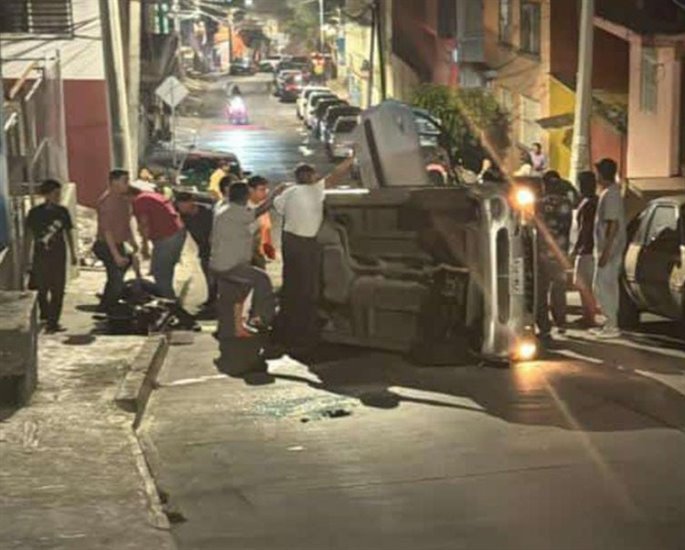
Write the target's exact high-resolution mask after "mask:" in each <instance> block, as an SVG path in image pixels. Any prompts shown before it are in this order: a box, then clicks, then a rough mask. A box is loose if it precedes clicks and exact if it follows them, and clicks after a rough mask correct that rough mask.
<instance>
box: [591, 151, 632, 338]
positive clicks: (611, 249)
mask: <svg viewBox="0 0 685 550" xmlns="http://www.w3.org/2000/svg"><path fill="white" fill-rule="evenodd" d="M595 168H596V169H597V176H598V177H597V180H598V184H599V186H600V189H601V191H600V194H599V202H598V203H597V212H596V214H595V235H594V236H595V261H596V268H595V279H594V284H593V290H594V293H595V298H596V299H597V301H598V302H599V305H600V307H601V308H602V313H604V316H605V317H606V324H605V325H604V326H603V327H602V328H601V329H599V330H593V331H592V332H593V333H594V334H595V335H596V336H597V338H602V339H610V338H617V337H618V336H620V334H621V333H620V331H619V329H618V306H619V288H618V285H619V284H621V283H620V275H621V266H622V265H623V253H624V251H625V247H626V242H627V236H626V216H625V210H624V205H623V197H622V196H621V187H620V186H619V184H618V183H617V182H616V174H617V166H616V163H615V162H614V161H613V160H611V159H602V160H601V161H599V162H598V163H597V164H596V165H595Z"/></svg>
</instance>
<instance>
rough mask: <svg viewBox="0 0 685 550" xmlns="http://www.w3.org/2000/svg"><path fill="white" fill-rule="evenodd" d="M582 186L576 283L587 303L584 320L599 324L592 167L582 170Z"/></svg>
mask: <svg viewBox="0 0 685 550" xmlns="http://www.w3.org/2000/svg"><path fill="white" fill-rule="evenodd" d="M578 188H579V189H580V195H581V197H582V199H581V201H580V205H579V206H578V210H577V211H576V225H577V227H578V236H577V239H576V244H575V246H574V247H573V252H572V254H571V255H572V256H573V257H575V265H574V270H573V284H574V285H575V286H576V288H577V289H578V290H579V292H580V301H581V304H582V307H583V318H582V324H583V326H584V327H586V328H592V327H594V326H595V314H596V312H597V302H596V301H595V297H594V296H593V294H592V280H593V278H594V275H595V257H594V248H595V237H594V226H595V215H596V212H597V178H596V177H595V174H594V173H593V172H590V171H585V172H580V173H579V174H578Z"/></svg>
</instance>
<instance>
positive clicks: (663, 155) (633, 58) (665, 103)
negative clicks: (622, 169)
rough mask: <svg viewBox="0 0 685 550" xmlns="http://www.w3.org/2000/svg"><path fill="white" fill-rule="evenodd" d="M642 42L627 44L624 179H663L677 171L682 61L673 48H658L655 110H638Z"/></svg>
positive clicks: (678, 168)
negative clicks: (627, 97) (628, 85)
mask: <svg viewBox="0 0 685 550" xmlns="http://www.w3.org/2000/svg"><path fill="white" fill-rule="evenodd" d="M642 48H643V46H642V43H641V42H640V41H639V40H633V41H631V48H630V69H631V70H630V99H629V112H628V136H629V140H628V154H627V157H628V158H627V162H628V164H627V176H628V178H666V177H671V176H676V175H678V174H679V172H680V166H679V164H680V125H681V124H682V123H683V122H682V120H681V118H682V114H681V112H680V108H681V91H680V90H681V86H682V61H681V59H680V58H679V57H678V53H677V49H676V47H675V46H666V47H659V48H658V50H657V51H658V64H659V65H658V70H657V85H658V93H657V108H656V112H653V113H652V112H646V111H643V110H642V109H641V108H640V98H641V81H642V64H641V58H642Z"/></svg>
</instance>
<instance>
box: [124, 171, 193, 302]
mask: <svg viewBox="0 0 685 550" xmlns="http://www.w3.org/2000/svg"><path fill="white" fill-rule="evenodd" d="M129 198H130V200H131V205H132V207H133V214H134V215H135V217H136V220H137V221H138V230H139V232H140V237H141V240H142V242H141V253H142V255H143V257H144V258H151V259H150V270H151V271H152V276H153V277H154V279H155V283H156V284H157V289H158V290H159V294H160V295H161V296H162V297H163V298H168V299H170V300H173V299H175V298H176V292H175V291H174V271H175V270H176V264H177V263H178V261H179V260H180V259H181V252H182V251H183V245H184V244H185V240H186V229H185V226H184V225H183V222H182V221H181V217H180V216H179V214H178V212H176V209H175V208H174V205H173V204H172V203H171V201H170V200H169V199H167V198H166V197H164V196H162V195H160V194H159V193H157V192H156V191H155V189H154V187H151V186H149V184H145V183H144V182H140V181H136V182H134V183H133V184H131V189H130V191H129ZM150 241H152V254H150V246H149V242H150Z"/></svg>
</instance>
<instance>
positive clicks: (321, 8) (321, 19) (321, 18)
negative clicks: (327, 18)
mask: <svg viewBox="0 0 685 550" xmlns="http://www.w3.org/2000/svg"><path fill="white" fill-rule="evenodd" d="M323 26H324V0H319V51H320V52H321V53H323V48H324V44H325V43H326V33H325V31H324V28H323Z"/></svg>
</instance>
